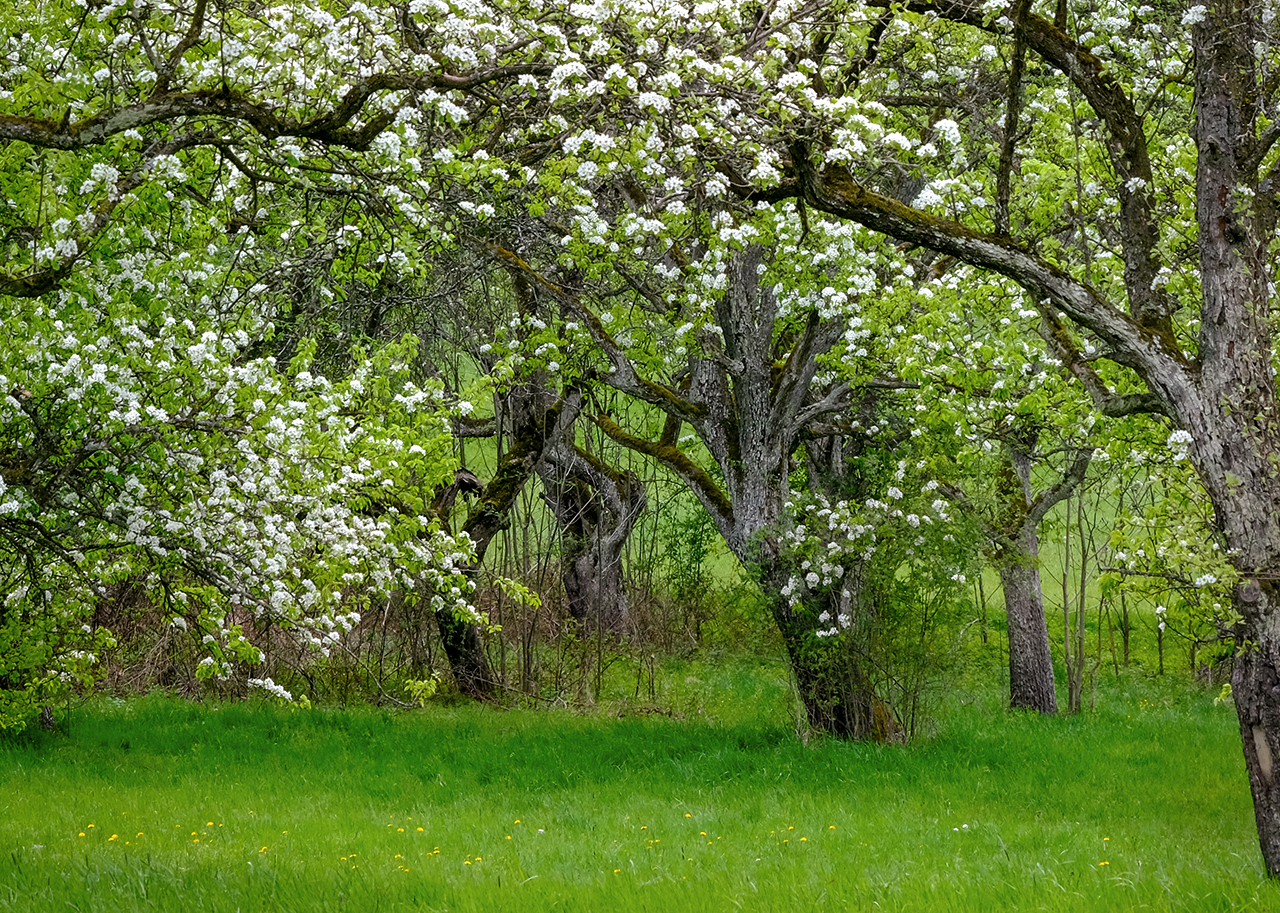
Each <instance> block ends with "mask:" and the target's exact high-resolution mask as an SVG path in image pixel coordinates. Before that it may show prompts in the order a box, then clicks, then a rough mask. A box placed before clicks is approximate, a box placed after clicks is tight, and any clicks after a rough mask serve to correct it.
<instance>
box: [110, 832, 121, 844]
mask: <svg viewBox="0 0 1280 913" xmlns="http://www.w3.org/2000/svg"><path fill="white" fill-rule="evenodd" d="M119 837H120V835H119V834H112V835H111V836H110V837H108V838H107V843H110V842H111V841H112V840H116V839H119Z"/></svg>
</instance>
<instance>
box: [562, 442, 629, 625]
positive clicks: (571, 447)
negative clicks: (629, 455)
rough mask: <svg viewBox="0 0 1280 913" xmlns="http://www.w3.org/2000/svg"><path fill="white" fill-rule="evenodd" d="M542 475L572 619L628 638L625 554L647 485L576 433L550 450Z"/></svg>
mask: <svg viewBox="0 0 1280 913" xmlns="http://www.w3.org/2000/svg"><path fill="white" fill-rule="evenodd" d="M538 474H539V476H540V477H541V479H542V486H543V491H544V497H545V499H546V501H547V504H548V506H550V507H551V510H552V513H553V514H554V515H555V518H556V522H557V524H558V525H559V527H560V540H561V558H560V561H561V570H560V579H561V582H562V584H563V585H564V591H565V599H566V601H567V602H568V610H569V615H570V617H572V618H573V619H574V620H575V621H576V622H578V623H579V624H580V625H583V626H585V627H587V628H589V629H601V630H604V631H608V632H611V633H613V634H621V633H623V632H624V631H625V630H626V629H627V627H628V624H629V623H630V618H631V614H630V606H629V602H628V599H627V592H626V585H625V579H624V574H623V564H622V555H623V550H624V549H625V547H626V544H627V537H628V536H630V535H631V531H632V529H634V528H635V524H636V521H637V520H638V519H640V515H641V513H642V512H643V511H644V507H645V504H646V501H647V498H646V495H645V489H644V484H643V483H642V482H641V481H640V479H638V478H637V477H636V476H635V475H634V474H632V473H630V472H623V471H619V470H617V469H615V468H613V467H611V466H609V465H607V464H605V463H604V462H603V461H601V460H600V459H598V458H597V457H595V456H594V455H592V454H591V453H589V452H587V451H586V450H585V449H583V448H582V447H580V446H578V445H577V444H576V443H574V441H573V438H572V430H571V429H570V430H569V432H568V434H567V435H566V436H564V437H561V438H560V439H559V440H558V441H556V442H555V444H554V445H553V446H550V447H548V448H547V452H546V454H545V456H544V459H543V460H542V462H541V463H539V464H538Z"/></svg>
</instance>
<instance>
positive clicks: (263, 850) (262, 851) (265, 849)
mask: <svg viewBox="0 0 1280 913" xmlns="http://www.w3.org/2000/svg"><path fill="white" fill-rule="evenodd" d="M266 851H267V848H266V847H265V846H264V847H263V848H262V849H260V850H258V852H259V853H265V852H266Z"/></svg>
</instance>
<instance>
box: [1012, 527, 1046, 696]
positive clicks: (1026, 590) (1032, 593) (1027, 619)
mask: <svg viewBox="0 0 1280 913" xmlns="http://www.w3.org/2000/svg"><path fill="white" fill-rule="evenodd" d="M1016 543H1017V552H1016V553H1012V552H1013V550H1012V549H1010V550H1009V551H1008V552H1007V553H1006V554H1004V555H1002V556H1001V559H1000V562H999V570H1000V585H1001V587H1002V588H1003V589H1004V607H1005V615H1006V617H1007V618H1008V625H1009V706H1010V707H1011V708H1013V709H1015V710H1036V711H1039V712H1040V713H1057V712H1058V699H1057V696H1056V695H1055V693H1054V682H1053V657H1052V655H1051V654H1050V652H1049V625H1048V622H1047V621H1046V619H1045V615H1044V592H1043V590H1042V589H1041V586H1040V566H1039V560H1040V559H1039V551H1040V543H1039V536H1038V535H1037V533H1036V530H1035V527H1034V526H1024V528H1023V530H1022V533H1021V535H1019V536H1018V538H1017V540H1016Z"/></svg>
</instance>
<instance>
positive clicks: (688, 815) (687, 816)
mask: <svg viewBox="0 0 1280 913" xmlns="http://www.w3.org/2000/svg"><path fill="white" fill-rule="evenodd" d="M684 816H685V817H686V818H692V817H693V815H691V814H689V813H688V812H685V813H684Z"/></svg>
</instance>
